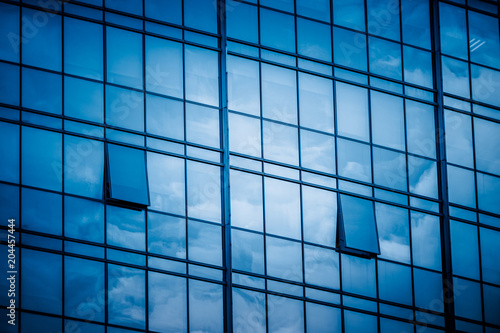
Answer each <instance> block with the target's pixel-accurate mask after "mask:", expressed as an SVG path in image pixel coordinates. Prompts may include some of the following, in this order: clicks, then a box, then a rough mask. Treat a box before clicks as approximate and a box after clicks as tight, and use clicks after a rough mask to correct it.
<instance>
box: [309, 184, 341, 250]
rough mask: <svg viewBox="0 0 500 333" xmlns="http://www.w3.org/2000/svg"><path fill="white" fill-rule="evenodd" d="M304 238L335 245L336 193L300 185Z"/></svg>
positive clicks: (317, 242)
mask: <svg viewBox="0 0 500 333" xmlns="http://www.w3.org/2000/svg"><path fill="white" fill-rule="evenodd" d="M302 219H303V223H304V226H303V228H304V229H303V230H304V240H305V241H308V242H312V243H316V244H321V245H326V246H331V247H335V242H336V239H335V237H336V235H337V194H336V193H335V192H331V191H326V190H322V189H317V188H314V187H310V186H302Z"/></svg>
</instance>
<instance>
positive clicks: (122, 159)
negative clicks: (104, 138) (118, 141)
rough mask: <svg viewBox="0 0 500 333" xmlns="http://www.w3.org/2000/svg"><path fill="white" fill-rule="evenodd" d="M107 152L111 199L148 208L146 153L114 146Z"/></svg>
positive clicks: (108, 147)
mask: <svg viewBox="0 0 500 333" xmlns="http://www.w3.org/2000/svg"><path fill="white" fill-rule="evenodd" d="M107 150H108V168H109V171H108V172H109V180H108V181H109V186H110V188H109V189H110V194H109V195H110V196H109V198H110V199H114V200H121V201H128V202H133V203H137V204H140V205H146V206H148V205H149V191H148V183H147V179H146V178H147V176H146V155H145V152H144V151H142V150H138V149H132V148H127V147H123V146H118V145H112V144H109V145H108V146H107ZM123 166H127V167H123Z"/></svg>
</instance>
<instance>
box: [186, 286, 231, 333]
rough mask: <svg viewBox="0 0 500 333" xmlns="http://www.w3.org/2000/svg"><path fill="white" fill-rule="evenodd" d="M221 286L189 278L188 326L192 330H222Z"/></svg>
mask: <svg viewBox="0 0 500 333" xmlns="http://www.w3.org/2000/svg"><path fill="white" fill-rule="evenodd" d="M222 291H223V286H222V285H219V284H213V283H207V282H203V281H197V280H189V328H190V330H191V331H192V332H214V333H216V332H220V333H222V332H223V331H224V322H223V318H224V316H223V292H222Z"/></svg>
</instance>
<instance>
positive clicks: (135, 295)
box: [108, 264, 146, 329]
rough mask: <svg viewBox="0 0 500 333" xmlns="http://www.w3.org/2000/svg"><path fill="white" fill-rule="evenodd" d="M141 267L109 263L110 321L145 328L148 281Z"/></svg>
mask: <svg viewBox="0 0 500 333" xmlns="http://www.w3.org/2000/svg"><path fill="white" fill-rule="evenodd" d="M145 280H146V279H145V272H144V271H143V270H140V269H135V268H129V267H123V266H117V265H111V264H108V321H109V323H110V324H115V325H122V326H128V327H133V328H138V329H144V328H145V322H146V309H145V307H146V281H145Z"/></svg>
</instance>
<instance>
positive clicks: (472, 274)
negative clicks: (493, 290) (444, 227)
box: [450, 221, 479, 279]
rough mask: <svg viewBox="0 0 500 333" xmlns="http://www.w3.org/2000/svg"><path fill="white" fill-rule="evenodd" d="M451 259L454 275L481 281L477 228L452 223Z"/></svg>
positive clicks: (465, 224) (455, 222)
mask: <svg viewBox="0 0 500 333" xmlns="http://www.w3.org/2000/svg"><path fill="white" fill-rule="evenodd" d="M450 229H451V257H452V262H453V272H454V274H457V275H461V276H465V277H468V278H471V279H479V252H478V251H479V248H478V234H477V227H475V226H473V225H470V224H467V223H461V222H457V221H450Z"/></svg>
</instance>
